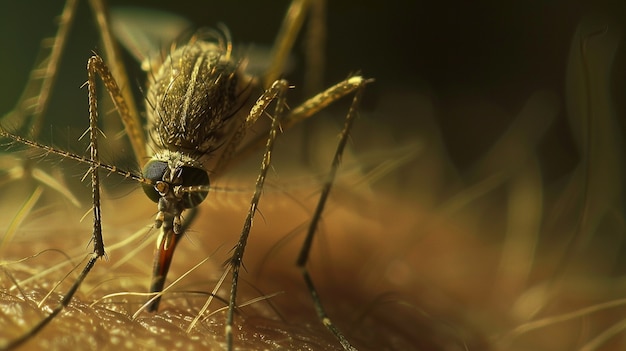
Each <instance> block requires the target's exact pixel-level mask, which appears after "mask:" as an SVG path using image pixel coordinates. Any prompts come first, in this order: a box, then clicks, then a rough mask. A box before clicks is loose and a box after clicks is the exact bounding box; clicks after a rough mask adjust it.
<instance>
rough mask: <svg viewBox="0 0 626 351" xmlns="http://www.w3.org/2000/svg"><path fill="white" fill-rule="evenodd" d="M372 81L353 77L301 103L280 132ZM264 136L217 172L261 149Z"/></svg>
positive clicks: (282, 122)
mask: <svg viewBox="0 0 626 351" xmlns="http://www.w3.org/2000/svg"><path fill="white" fill-rule="evenodd" d="M372 81H373V80H372V79H365V78H363V77H361V76H353V77H350V78H348V79H346V80H343V81H341V82H339V83H337V84H335V85H333V86H331V87H330V88H328V89H326V90H324V91H323V92H321V93H319V94H317V95H315V96H313V97H312V98H310V99H308V100H306V101H305V102H303V103H302V104H301V105H300V106H298V107H296V108H294V109H293V110H291V111H290V112H289V114H287V115H286V116H285V117H284V118H283V120H282V121H281V123H280V127H281V130H282V131H286V130H287V129H289V128H290V127H292V126H294V125H295V124H297V123H300V122H301V121H303V120H305V119H307V118H309V117H311V116H313V115H314V114H316V113H318V112H319V111H321V110H323V109H324V108H326V107H327V106H328V105H330V104H332V103H333V102H335V101H337V100H339V99H341V98H342V97H344V96H346V95H348V94H350V93H353V92H354V91H355V90H357V89H358V88H359V87H361V86H362V85H364V84H367V83H370V82H372ZM266 135H267V134H265V133H261V134H259V136H258V137H256V138H253V140H251V141H250V142H249V143H247V144H246V145H245V146H243V147H242V148H240V149H238V150H237V153H235V154H234V155H232V157H231V158H232V160H230V161H229V162H223V166H226V163H227V164H228V166H226V167H224V168H219V171H220V172H222V171H224V169H225V168H227V167H232V166H233V165H235V164H237V162H238V161H240V160H242V159H245V158H246V157H247V156H249V155H250V154H251V153H252V152H254V151H256V150H258V149H259V148H261V147H262V145H263V143H264V142H265V140H266Z"/></svg>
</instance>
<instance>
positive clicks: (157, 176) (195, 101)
mask: <svg viewBox="0 0 626 351" xmlns="http://www.w3.org/2000/svg"><path fill="white" fill-rule="evenodd" d="M76 3H77V0H68V1H67V3H66V6H65V10H64V13H63V15H62V21H61V25H60V30H59V34H58V36H61V39H63V37H62V36H66V35H67V34H66V32H67V31H65V32H64V31H63V30H65V29H66V28H67V27H69V24H70V23H71V21H72V19H73V17H75V9H76ZM90 5H91V7H92V11H93V13H94V14H95V17H96V20H97V22H98V26H99V28H100V33H101V36H102V41H103V43H104V51H105V53H106V57H107V59H108V61H109V64H107V63H105V60H104V59H103V58H102V57H101V56H100V55H98V54H96V53H94V54H93V56H91V58H89V60H88V63H87V75H88V79H87V83H86V85H87V88H88V101H89V128H88V129H87V131H86V132H85V134H84V135H88V136H89V150H90V152H89V156H80V155H77V154H73V153H70V152H66V151H62V150H59V149H57V148H53V147H51V146H47V145H44V144H41V143H38V142H37V141H34V140H32V138H29V137H22V136H19V135H17V134H15V133H11V132H9V131H8V130H7V129H6V128H5V127H4V126H3V127H2V128H1V129H0V137H3V138H7V139H10V140H13V141H14V142H17V143H21V144H24V145H26V146H28V147H32V148H36V149H40V150H44V151H45V152H46V153H52V154H57V155H60V156H62V157H63V158H67V159H72V160H75V161H78V162H80V163H83V164H86V165H88V166H89V171H88V174H90V176H91V188H92V189H91V190H92V198H93V203H92V204H93V205H92V212H93V232H92V241H93V253H92V254H91V256H90V258H89V260H88V262H87V263H86V265H85V266H84V268H83V270H82V272H81V273H80V275H79V276H78V278H77V280H76V281H75V282H74V283H73V285H72V286H71V287H70V289H69V290H68V291H67V292H66V293H65V295H64V298H63V299H62V301H61V302H60V303H59V305H57V306H56V308H54V309H53V310H52V312H51V313H50V314H48V315H47V316H46V317H44V318H43V319H41V321H40V322H38V323H37V324H36V325H35V326H33V327H32V328H31V329H30V330H29V331H28V332H27V333H25V334H24V335H22V336H21V337H19V338H17V339H14V340H12V341H11V342H10V343H9V344H8V345H4V346H2V348H3V349H12V348H15V347H17V346H19V345H21V344H22V343H23V342H25V341H27V340H28V339H29V338H31V337H33V336H35V335H36V334H37V333H38V332H39V331H41V330H42V329H43V328H44V327H45V326H46V325H47V324H48V323H49V322H50V321H52V320H53V319H54V318H55V316H57V315H58V314H59V313H60V312H61V311H62V310H63V309H64V308H65V307H66V306H67V305H68V304H69V302H70V301H71V299H72V297H73V296H74V294H75V293H76V291H77V290H78V289H79V287H80V285H81V283H82V282H83V280H84V279H85V278H86V277H87V276H88V274H89V273H90V271H91V270H92V268H93V267H94V265H95V264H96V262H97V261H98V259H99V258H102V257H104V256H105V244H104V235H103V231H102V225H101V223H102V215H103V214H102V212H101V210H100V201H101V198H100V177H99V172H100V171H106V172H109V173H115V174H119V175H121V176H123V177H125V178H127V179H130V180H132V181H135V182H138V183H140V184H141V186H142V188H143V190H144V192H145V193H146V195H147V197H148V198H149V199H150V200H152V201H153V202H155V203H156V204H157V210H158V213H157V215H156V218H155V220H154V227H155V228H157V229H158V230H159V233H158V239H157V244H156V250H155V254H154V263H153V273H152V283H151V286H150V291H151V292H152V293H154V297H153V298H151V299H150V300H149V301H148V303H147V310H148V311H153V312H154V311H157V310H158V308H159V303H160V299H161V292H162V291H163V288H164V285H165V280H166V277H167V273H168V270H169V267H170V264H171V262H172V259H173V256H174V251H175V249H176V247H177V245H178V243H179V242H180V239H181V238H182V237H183V236H184V234H185V231H186V230H187V229H188V228H189V226H190V224H191V223H192V221H193V218H194V217H195V216H196V213H197V207H198V205H199V204H200V203H202V202H203V201H204V200H205V199H206V198H207V197H208V195H209V193H210V192H211V190H212V188H211V184H210V179H211V178H212V177H213V176H216V175H219V174H221V173H223V172H224V171H225V170H226V169H227V168H228V167H229V166H230V165H232V164H234V163H236V162H237V161H238V160H240V159H241V158H243V157H246V156H247V155H248V154H249V152H250V150H254V149H256V148H263V149H264V152H263V157H262V160H261V165H260V167H259V172H258V176H257V180H256V183H255V188H254V189H255V190H254V194H253V196H252V199H251V200H250V205H249V210H248V214H247V217H246V220H245V223H244V225H243V229H242V231H241V233H240V237H239V240H238V242H237V244H236V245H235V247H234V249H233V251H232V256H231V258H230V259H229V260H228V262H227V263H226V272H230V274H231V276H232V279H231V287H230V296H229V299H228V312H227V317H226V318H227V320H226V326H225V339H226V348H227V349H228V350H232V349H233V323H234V315H235V311H236V309H237V291H238V282H239V273H240V269H241V266H242V261H243V258H244V251H245V249H246V243H247V240H248V235H249V233H250V229H251V227H252V222H253V218H254V216H255V214H256V212H257V209H258V206H259V203H260V199H261V194H262V190H263V186H264V182H265V179H266V176H267V172H268V170H269V168H270V165H271V155H272V151H273V147H274V143H275V140H276V138H277V136H278V134H279V132H280V131H281V130H285V129H287V128H289V127H290V126H292V125H293V124H296V123H298V122H299V121H301V120H304V119H306V118H308V117H310V116H312V115H314V114H315V113H317V112H319V111H320V110H322V109H324V108H325V107H327V106H328V105H329V104H331V103H333V102H334V101H336V100H338V99H340V98H341V97H343V96H346V95H349V94H353V100H352V103H351V106H350V108H349V111H348V112H347V114H346V117H345V122H344V127H343V130H342V132H341V135H340V139H339V142H338V145H337V149H336V151H335V156H334V158H333V161H332V164H331V165H330V168H329V169H330V171H329V174H328V176H327V177H326V180H325V181H324V184H323V187H322V191H321V194H320V197H319V201H318V204H317V207H316V209H315V211H314V213H313V216H312V219H311V222H310V226H309V229H308V231H307V234H306V237H305V240H304V243H303V245H302V247H301V251H300V254H299V256H298V259H297V263H296V265H297V266H298V267H299V269H300V271H301V273H302V277H303V279H304V281H305V283H306V286H307V288H308V290H309V292H310V294H311V296H312V299H313V303H314V306H315V309H316V312H317V314H318V317H319V319H320V321H321V323H322V324H323V325H324V326H325V327H326V328H327V329H328V330H329V331H330V332H331V333H332V334H333V335H334V336H335V337H336V338H337V340H338V342H339V343H340V344H341V345H342V347H343V348H344V349H345V350H355V348H354V347H353V346H352V344H351V343H350V342H349V341H348V339H347V338H346V337H345V336H344V335H343V333H342V332H341V331H340V330H339V329H338V328H337V327H336V326H335V324H333V322H332V321H331V319H330V318H329V316H328V315H327V314H326V312H325V310H324V308H323V305H322V303H321V300H320V298H319V296H318V293H317V291H316V289H315V285H314V283H313V280H312V278H311V276H310V275H309V272H308V270H307V267H306V265H307V262H308V257H309V252H310V249H311V246H312V242H313V239H314V236H315V233H316V229H317V226H318V224H319V221H320V219H321V217H322V214H323V212H324V206H325V203H326V201H327V199H328V196H329V193H330V191H331V188H332V185H333V182H334V178H335V175H336V173H337V170H338V168H339V163H340V159H341V155H342V153H343V150H344V147H345V145H346V143H347V140H348V136H349V132H350V128H351V126H352V123H353V121H354V119H355V118H356V116H357V112H358V106H359V103H360V100H361V96H362V93H363V90H364V87H365V86H366V84H368V83H369V82H370V81H371V80H370V79H365V78H363V77H361V76H351V77H350V78H348V79H346V80H343V81H341V82H339V83H337V84H335V85H334V86H331V87H330V88H327V89H326V90H323V91H322V92H320V93H318V94H316V95H314V96H313V97H311V98H309V99H307V100H306V101H305V102H303V103H302V104H301V105H299V106H297V107H295V108H293V109H291V110H289V111H288V110H287V109H286V106H287V100H286V95H287V91H288V90H289V89H290V85H289V83H288V82H287V81H286V80H285V79H281V78H280V76H281V75H282V69H283V67H284V62H285V61H286V58H287V56H288V55H289V52H290V51H291V48H292V46H293V44H294V41H295V38H296V36H297V34H298V33H299V31H300V29H301V27H302V25H303V21H304V19H305V17H306V16H307V12H308V11H311V9H312V8H315V7H316V6H323V5H322V4H321V3H320V2H316V1H302V0H294V1H293V2H292V3H291V5H290V7H289V9H288V11H287V15H286V16H285V19H284V22H283V24H282V27H281V30H280V32H279V34H278V36H277V39H276V43H275V46H274V49H273V55H272V56H273V59H272V60H271V65H270V67H269V68H268V69H267V72H266V73H265V74H264V75H263V76H261V77H256V76H252V75H250V74H248V73H247V72H246V71H245V70H244V67H243V66H244V65H242V64H241V61H240V60H238V59H236V58H235V57H234V55H233V54H232V40H231V38H230V35H229V33H228V30H227V29H225V28H218V29H209V30H199V31H197V32H196V33H195V34H194V35H193V36H191V39H189V40H187V41H185V42H183V43H174V44H172V46H171V48H170V49H169V51H167V52H166V54H165V55H152V56H149V57H147V58H146V60H144V61H143V62H142V67H144V68H145V69H146V70H147V72H148V74H147V75H148V82H147V84H146V90H145V92H144V94H145V102H146V104H145V105H146V106H145V111H146V112H145V113H146V126H145V133H144V127H142V123H141V121H140V119H139V117H138V116H139V114H138V112H137V109H136V108H135V104H134V103H133V102H132V101H133V100H132V96H131V95H130V94H129V93H128V92H127V91H125V90H122V89H120V86H128V84H127V78H126V73H125V72H124V71H123V65H122V64H121V61H120V60H119V53H118V52H117V51H116V44H115V41H114V39H113V37H112V35H111V29H110V26H109V24H110V20H109V16H108V12H107V8H106V6H105V4H104V3H103V1H102V0H91V1H90ZM57 39H58V37H57ZM62 41H63V40H61V42H62ZM161 44H162V43H161ZM98 78H99V79H100V80H101V81H102V83H103V85H104V87H105V89H106V91H107V92H108V94H109V95H110V97H111V99H112V101H113V103H114V105H115V108H116V110H117V111H118V113H119V115H120V117H121V119H122V121H123V123H124V128H125V131H126V134H127V135H128V137H129V139H130V142H131V145H132V148H133V151H134V155H135V158H136V160H137V162H138V163H139V164H142V172H141V173H135V172H130V171H124V170H121V169H119V168H118V167H116V166H113V165H109V164H105V163H102V162H101V161H100V156H99V147H98V134H99V133H101V132H100V131H99V129H98V101H97V91H96V86H97V81H98ZM257 88H258V89H259V90H261V91H262V93H261V95H260V96H259V97H258V98H257V99H256V100H254V99H253V98H254V97H253V96H252V95H253V92H255V91H256V90H257ZM251 99H252V100H251ZM253 101H254V102H253ZM251 102H252V103H251ZM250 105H251V107H247V106H250ZM271 108H273V110H270V109H271ZM270 111H271V113H270ZM265 115H270V116H271V126H270V127H269V130H268V131H267V133H264V134H262V135H260V136H258V137H256V138H254V137H253V138H248V139H251V141H247V140H248V139H246V138H245V137H246V136H247V132H248V131H249V130H250V129H251V128H252V126H254V125H255V124H257V121H259V118H260V117H262V116H265ZM244 140H246V141H245V142H244ZM146 160H148V161H147V162H146ZM225 274H227V273H225ZM209 301H210V300H209ZM207 303H208V302H207ZM198 318H200V315H199V316H198ZM195 322H196V321H194V322H193V323H195ZM193 323H192V324H193Z"/></svg>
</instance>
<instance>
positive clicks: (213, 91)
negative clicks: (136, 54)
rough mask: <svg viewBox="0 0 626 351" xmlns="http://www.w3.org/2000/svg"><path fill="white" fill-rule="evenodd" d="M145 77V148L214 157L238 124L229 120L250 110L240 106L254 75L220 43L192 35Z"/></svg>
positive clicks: (246, 97) (244, 101) (239, 116)
mask: <svg viewBox="0 0 626 351" xmlns="http://www.w3.org/2000/svg"><path fill="white" fill-rule="evenodd" d="M155 69H156V67H155ZM149 77H150V78H149V81H148V91H147V99H146V101H147V108H146V114H147V120H148V126H147V129H148V139H149V140H148V142H149V147H148V149H149V150H150V149H151V150H164V149H167V150H170V151H178V152H182V153H188V154H197V155H199V156H200V158H203V160H205V159H209V158H213V156H214V155H213V153H214V151H215V150H216V149H218V148H219V147H220V146H221V145H223V144H224V143H225V141H226V140H228V136H229V135H230V133H231V132H232V131H233V126H234V125H239V123H232V121H234V120H240V119H241V120H242V119H243V118H245V117H246V116H247V113H248V111H249V110H248V109H245V108H242V107H243V105H245V104H246V102H247V100H248V96H249V95H250V88H251V86H253V81H254V80H253V79H252V78H251V77H250V76H248V75H246V74H245V73H244V72H243V70H242V68H241V67H240V65H239V63H238V62H235V61H234V60H233V59H232V57H231V55H230V51H229V49H228V48H227V47H226V46H224V45H223V44H219V43H213V42H208V41H204V40H196V41H192V42H190V43H188V44H187V45H183V46H180V47H178V48H176V49H175V50H174V51H173V52H171V53H170V54H169V55H168V56H167V57H166V58H165V60H164V62H163V64H162V65H160V67H159V68H158V69H156V70H155V71H154V72H153V73H152V74H151V75H149ZM212 155H213V156H212ZM209 156H211V157H209ZM201 162H202V161H201Z"/></svg>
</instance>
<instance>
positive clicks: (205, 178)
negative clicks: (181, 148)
mask: <svg viewBox="0 0 626 351" xmlns="http://www.w3.org/2000/svg"><path fill="white" fill-rule="evenodd" d="M180 170H181V172H180V174H181V178H182V181H183V183H182V186H185V187H187V186H196V185H201V186H207V187H208V186H209V184H210V183H209V175H208V173H207V172H206V171H205V170H204V169H202V168H197V167H188V166H183V167H181V168H180ZM208 194H209V191H208V190H207V191H194V192H187V193H184V194H183V197H182V201H183V206H184V207H185V208H192V207H196V206H198V205H200V204H201V203H202V201H204V199H206V197H207V195H208Z"/></svg>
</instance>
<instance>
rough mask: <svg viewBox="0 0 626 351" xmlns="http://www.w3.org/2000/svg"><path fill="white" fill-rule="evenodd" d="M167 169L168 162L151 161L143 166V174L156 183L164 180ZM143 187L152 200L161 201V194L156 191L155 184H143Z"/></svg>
mask: <svg viewBox="0 0 626 351" xmlns="http://www.w3.org/2000/svg"><path fill="white" fill-rule="evenodd" d="M166 170H167V162H163V161H149V162H148V163H146V165H145V166H144V167H143V171H142V174H143V177H144V178H146V179H149V180H151V181H153V182H155V183H156V182H157V181H159V180H163V175H164V174H165V171H166ZM141 187H142V188H143V192H144V193H146V195H147V196H148V198H150V200H152V201H154V202H159V199H160V198H161V195H160V194H159V192H158V191H156V189H155V188H154V185H150V184H141Z"/></svg>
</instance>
